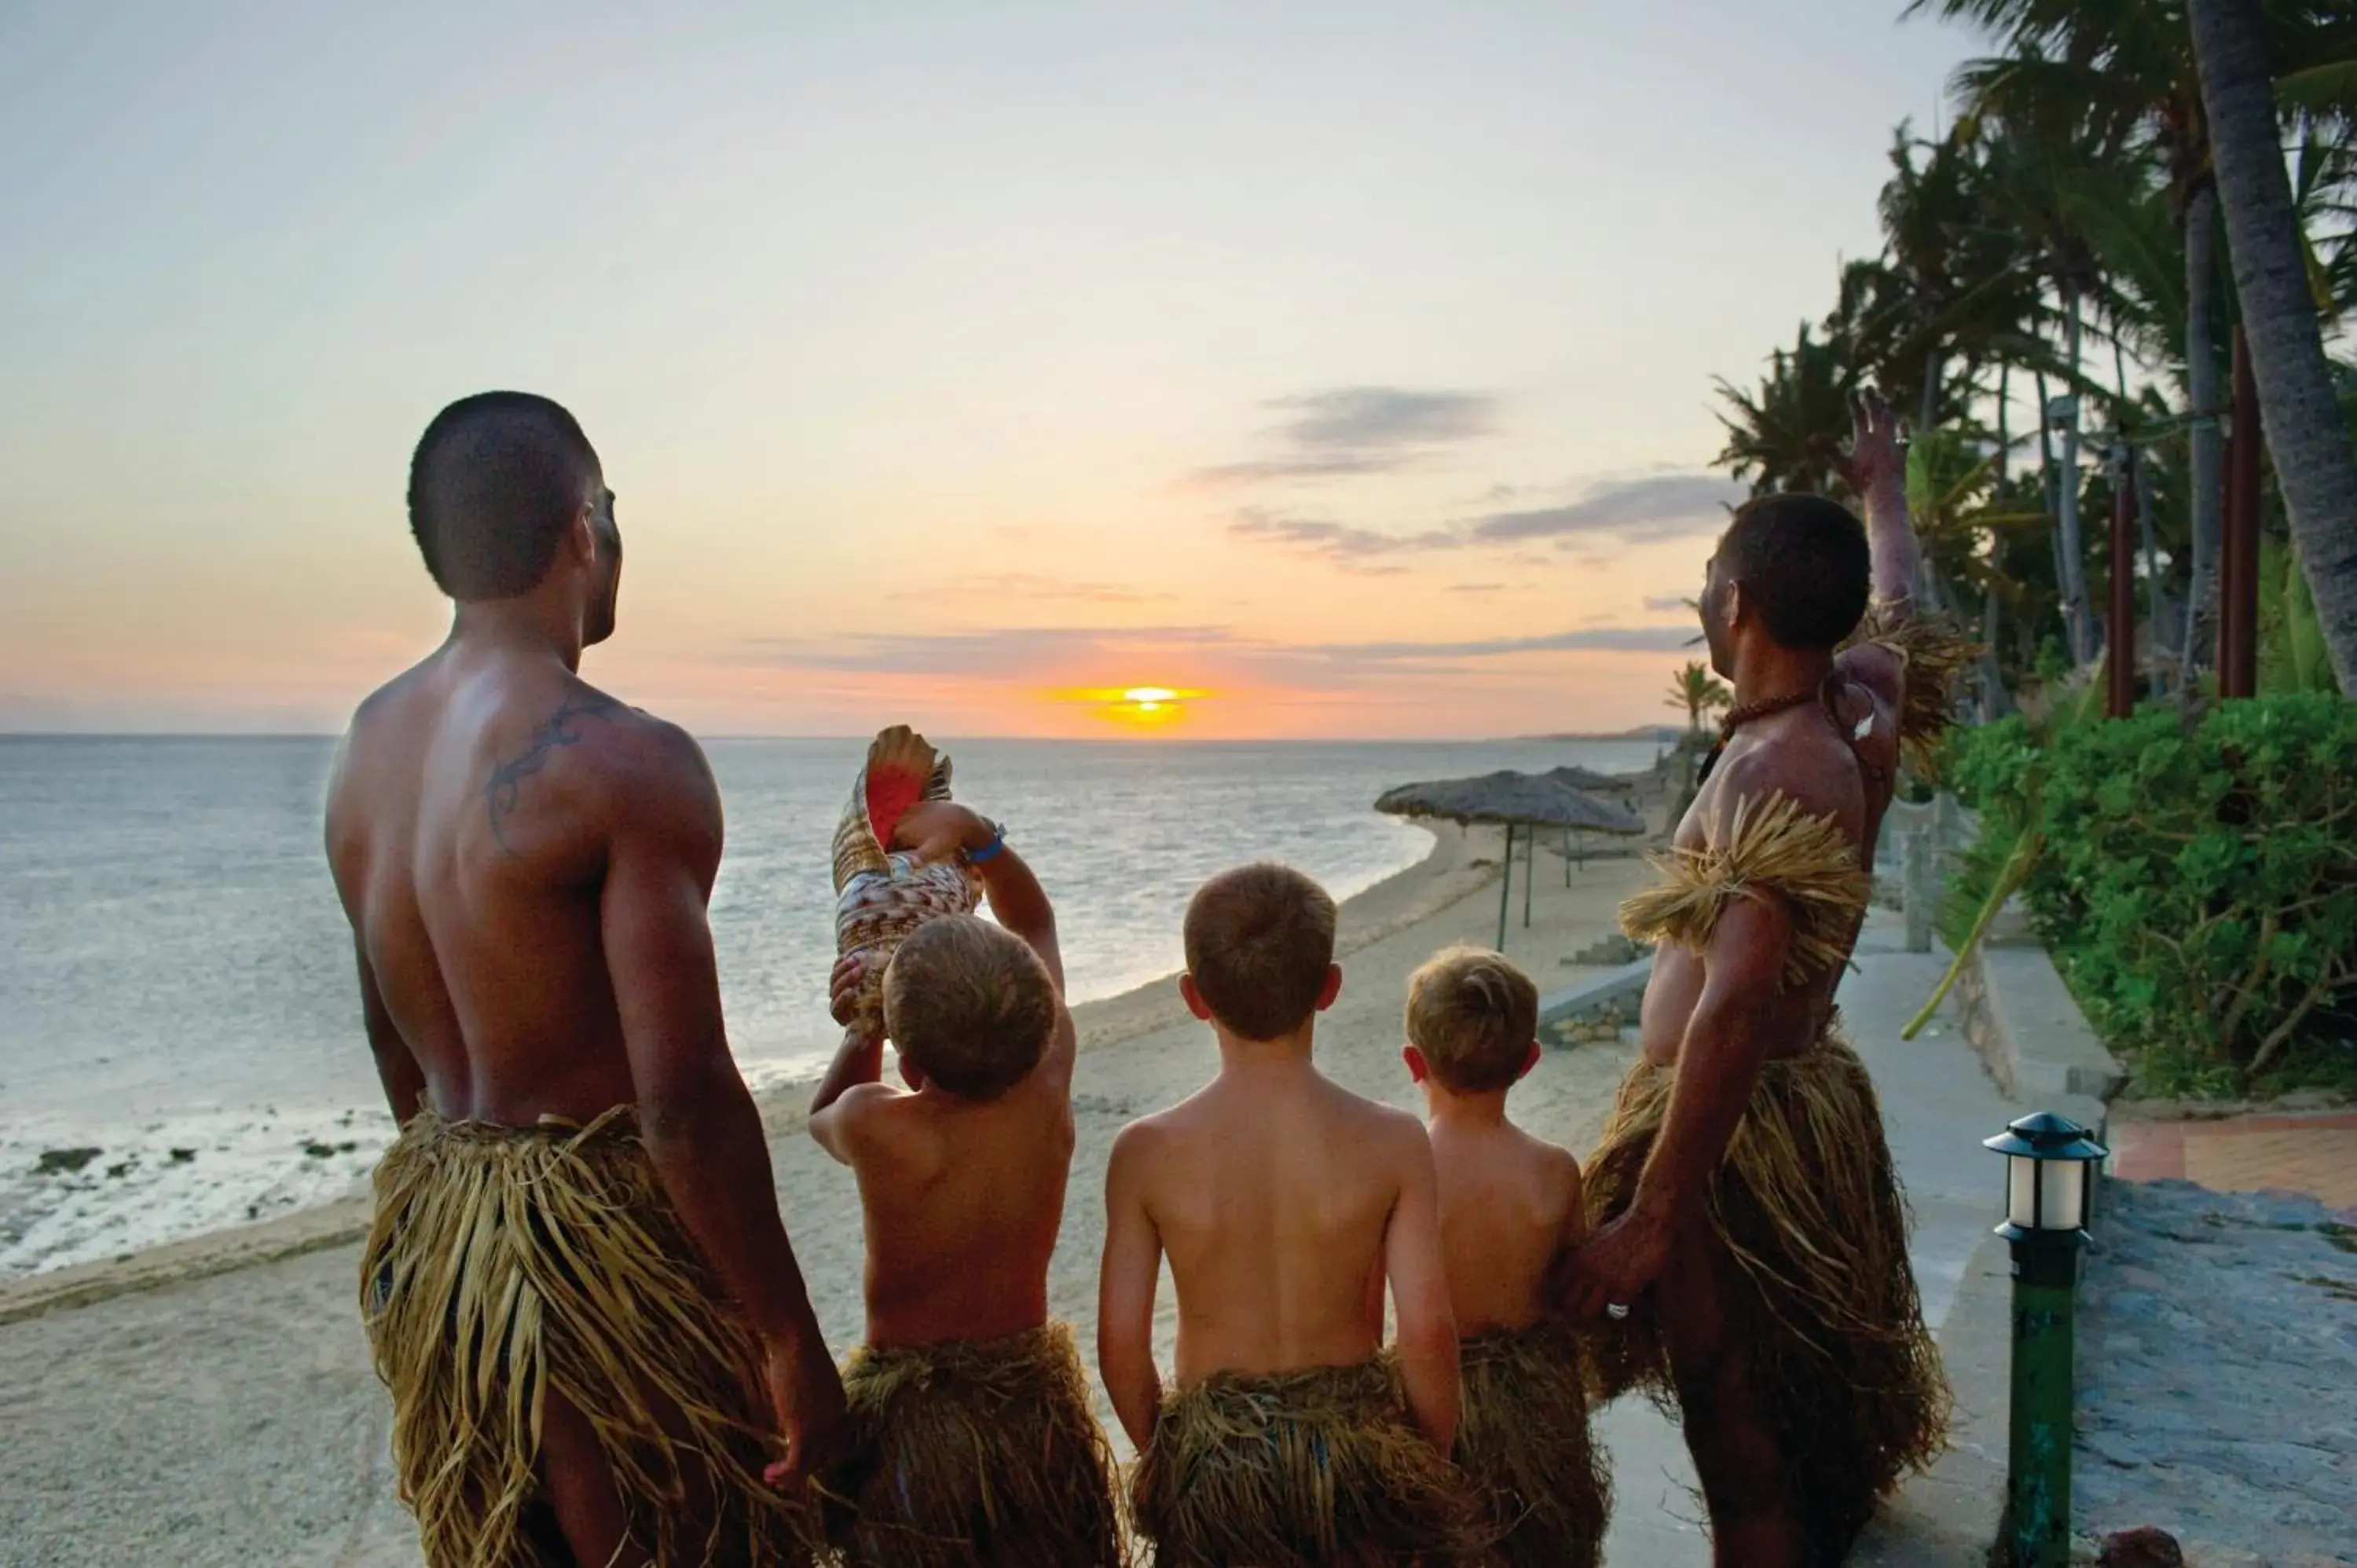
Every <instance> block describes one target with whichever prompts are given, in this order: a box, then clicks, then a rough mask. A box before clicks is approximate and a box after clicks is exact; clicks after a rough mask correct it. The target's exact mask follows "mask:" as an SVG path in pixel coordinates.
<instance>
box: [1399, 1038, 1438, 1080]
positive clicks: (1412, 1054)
mask: <svg viewBox="0 0 2357 1568" xmlns="http://www.w3.org/2000/svg"><path fill="white" fill-rule="evenodd" d="M1400 1060H1402V1061H1404V1062H1405V1063H1407V1075H1408V1077H1410V1078H1411V1079H1415V1081H1416V1082H1418V1083H1422V1082H1423V1081H1424V1080H1425V1079H1427V1078H1430V1077H1431V1076H1432V1069H1431V1068H1429V1067H1427V1066H1426V1065H1425V1060H1424V1053H1423V1052H1422V1051H1420V1050H1417V1049H1416V1048H1415V1047H1414V1046H1402V1047H1400Z"/></svg>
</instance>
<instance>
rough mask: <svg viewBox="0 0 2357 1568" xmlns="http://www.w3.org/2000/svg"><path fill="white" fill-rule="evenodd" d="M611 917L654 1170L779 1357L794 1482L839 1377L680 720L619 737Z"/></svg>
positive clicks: (611, 941) (819, 1441)
mask: <svg viewBox="0 0 2357 1568" xmlns="http://www.w3.org/2000/svg"><path fill="white" fill-rule="evenodd" d="M611 755H612V758H613V761H614V763H615V767H616V776H615V778H614V779H613V781H612V782H613V786H614V788H613V793H612V796H611V799H612V800H613V802H614V805H613V807H612V815H611V818H610V821H611V824H612V825H611V830H610V834H611V836H610V841H609V846H608V855H607V870H606V883H605V890H604V895H603V899H602V904H601V908H600V924H601V929H602V935H603V938H604V942H605V950H606V961H607V965H608V970H609V971H610V972H611V975H612V983H613V988H614V1002H615V1007H616V1010H617V1012H618V1013H619V1016H620V1020H621V1026H622V1042H623V1046H624V1048H625V1049H626V1050H627V1051H628V1053H629V1056H630V1079H631V1083H632V1087H633V1090H634V1092H635V1094H636V1096H637V1100H638V1111H639V1121H640V1128H641V1130H642V1133H643V1135H644V1137H645V1139H646V1145H647V1153H648V1155H650V1157H651V1159H652V1160H653V1162H654V1167H655V1173H656V1176H658V1177H659V1178H660V1179H661V1181H662V1185H663V1190H664V1191H665V1193H667V1194H668V1195H669V1196H670V1198H671V1201H672V1204H673V1207H674V1208H677V1209H678V1211H679V1215H680V1218H681V1219H682V1220H683V1222H684V1223H685V1224H686V1226H687V1229H688V1231H689V1233H690V1234H691V1235H692V1236H694V1239H695V1242H696V1244H697V1246H698V1247H699V1248H700V1249H701V1250H702V1251H703V1252H704V1255H705V1258H706V1259H707V1260H709V1262H711V1263H712V1265H713V1267H714V1269H715V1270H716V1271H717V1272H718V1273H719V1275H720V1278H721V1282H722V1283H723V1284H724V1285H726V1288H727V1290H728V1292H729V1294H730V1295H731V1296H732V1297H733V1298H734V1299H735V1300H736V1301H737V1304H738V1305H739V1306H740V1307H741V1308H742V1309H743V1311H744V1312H745V1314H746V1316H747V1318H748V1320H749V1322H750V1325H751V1326H752V1328H753V1330H754V1332H755V1333H756V1334H757V1335H758V1336H759V1338H760V1340H761V1343H762V1346H763V1348H765V1350H767V1352H768V1355H769V1361H770V1396H771V1400H772V1402H773V1403H774V1404H775V1406H776V1414H777V1418H778V1422H779V1426H780V1431H781V1432H782V1434H783V1435H784V1436H785V1439H786V1444H787V1454H786V1461H785V1465H784V1466H781V1471H782V1472H785V1474H784V1475H783V1476H782V1477H781V1478H784V1479H789V1480H790V1479H791V1478H792V1477H793V1476H795V1475H799V1474H801V1473H803V1472H805V1471H806V1470H807V1469H808V1468H810V1467H811V1466H813V1465H814V1464H816V1463H818V1462H821V1461H822V1460H823V1458H824V1457H825V1456H826V1451H827V1449H828V1448H829V1447H830V1445H831V1444H832V1442H833V1440H834V1435H835V1434H836V1432H837V1431H838V1429H839V1427H840V1423H841V1421H842V1415H843V1385H842V1382H841V1380H839V1378H838V1377H837V1375H836V1373H835V1369H834V1361H833V1359H831V1358H830V1357H829V1356H828V1354H827V1349H826V1343H825V1340H824V1338H823V1336H822V1335H821V1333H820V1331H819V1326H818V1318H817V1316H816V1315H815V1314H814V1313H813V1311H812V1309H811V1304H810V1296H809V1294H808V1292H807V1291H806V1290H805V1289H804V1287H803V1283H802V1271H801V1269H800V1268H799V1267H798V1266H797V1265H796V1263H795V1262H794V1254H793V1249H792V1247H791V1245H790V1244H789V1243H788V1241H787V1240H786V1228H785V1224H784V1221H783V1220H782V1219H780V1218H779V1214H778V1198H777V1189H776V1187H775V1186H774V1184H773V1180H772V1177H771V1175H770V1151H769V1145H768V1144H767V1143H766V1142H765V1141H764V1139H763V1137H762V1133H761V1119H760V1115H759V1112H757V1111H756V1110H755V1109H754V1105H753V1097H752V1095H751V1094H750V1093H749V1092H748V1090H746V1088H745V1080H744V1079H743V1077H742V1076H741V1075H740V1074H739V1073H738V1072H737V1064H736V1062H735V1060H734V1059H733V1058H730V1056H729V1054H728V1041H727V1035H726V1029H725V1027H724V1026H723V1024H722V1021H721V1013H720V983H719V976H718V973H717V972H716V966H715V962H714V959H713V951H712V929H711V926H710V923H709V921H708V919H707V918H706V902H707V900H708V899H709V898H710V897H711V894H712V882H713V878H714V876H715V875H716V873H717V872H718V870H719V865H720V846H721V819H720V796H719V791H718V789H717V788H716V786H715V784H714V783H713V779H712V774H711V771H710V769H709V768H707V767H706V766H705V760H704V757H703V754H702V753H701V752H700V751H699V750H698V749H697V748H696V746H695V744H694V742H693V741H691V740H690V739H688V738H687V736H685V735H683V734H682V733H681V732H679V731H678V730H675V729H673V728H672V727H671V726H669V725H646V726H638V725H633V726H631V727H630V729H628V730H623V731H619V732H617V734H616V735H615V736H614V745H613V747H612V754H611Z"/></svg>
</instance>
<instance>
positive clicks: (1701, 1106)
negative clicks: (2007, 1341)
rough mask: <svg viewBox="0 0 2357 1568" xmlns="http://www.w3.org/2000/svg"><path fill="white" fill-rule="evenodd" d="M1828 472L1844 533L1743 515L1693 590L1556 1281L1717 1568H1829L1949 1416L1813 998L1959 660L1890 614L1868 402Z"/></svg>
mask: <svg viewBox="0 0 2357 1568" xmlns="http://www.w3.org/2000/svg"><path fill="white" fill-rule="evenodd" d="M1844 472H1845V477H1846V478H1847V479H1848V481H1849V484H1850V487H1851V489H1853V490H1855V491H1856V492H1857V494H1858V495H1859V496H1861V497H1862V498H1864V499H1865V502H1866V516H1867V522H1866V526H1864V527H1860V526H1859V523H1858V521H1857V518H1856V517H1854V516H1852V515H1851V514H1850V513H1849V512H1848V511H1847V510H1844V509H1843V508H1842V507H1840V506H1838V505H1836V504H1835V503H1834V502H1832V501H1830V500H1826V499H1823V498H1821V497H1817V496H1808V495H1792V494H1784V495H1768V496H1760V497H1755V498H1754V499H1751V500H1750V501H1749V502H1747V503H1745V505H1744V506H1742V507H1741V508H1739V509H1738V510H1737V512H1736V514H1735V517H1734V519H1733V521H1731V522H1730V523H1729V524H1728V526H1727V532H1726V534H1725V536H1724V537H1723V538H1722V539H1721V540H1720V542H1719V545H1718V549H1717V553H1715V554H1714V555H1713V556H1712V557H1711V559H1710V562H1709V564H1708V566H1707V567H1706V572H1705V575H1704V584H1703V594H1702V599H1701V601H1700V602H1701V608H1702V623H1703V629H1704V631H1705V632H1706V635H1707V638H1708V640H1709V643H1710V653H1711V662H1712V664H1713V666H1714V667H1715V668H1716V669H1717V671H1718V672H1719V673H1720V674H1722V675H1725V676H1727V677H1728V678H1729V679H1730V680H1732V681H1733V682H1734V683H1735V703H1736V705H1735V707H1734V709H1733V711H1732V712H1730V713H1729V714H1727V719H1726V721H1725V723H1724V725H1723V726H1722V739H1721V742H1720V747H1719V749H1717V750H1715V751H1714V752H1713V753H1712V756H1711V760H1710V762H1709V763H1706V765H1705V769H1704V779H1705V782H1704V784H1703V787H1702V789H1701V792H1700V793H1699V794H1698V795H1696V797H1695V801H1694V804H1693V807H1692V808H1691V809H1690V810H1689V811H1687V812H1686V815H1685V819H1684V821H1683V822H1680V823H1679V824H1678V827H1677V836H1676V843H1675V846H1674V849H1673V850H1672V851H1671V852H1670V853H1669V854H1668V855H1666V856H1664V857H1663V859H1662V860H1661V861H1660V862H1658V865H1659V868H1660V870H1661V871H1662V873H1663V880H1662V884H1661V885H1660V886H1655V887H1652V888H1649V889H1647V890H1645V891H1643V892H1641V893H1639V894H1638V895H1636V896H1635V897H1632V898H1631V899H1630V900H1629V902H1628V903H1627V904H1626V905H1624V906H1623V907H1622V909H1621V919H1622V922H1623V924H1624V925H1625V926H1626V927H1627V928H1628V929H1629V931H1630V933H1631V935H1632V936H1636V937H1639V938H1641V939H1643V940H1653V941H1658V942H1659V943H1660V944H1661V946H1660V949H1659V951H1658V954H1657V956H1656V957H1655V959H1654V961H1653V973H1652V981H1651V983H1649V984H1648V986H1647V988H1646V992H1645V1002H1644V1007H1643V1010H1642V1014H1641V1032H1642V1036H1643V1045H1644V1056H1643V1058H1641V1060H1640V1061H1639V1062H1638V1063H1637V1064H1636V1066H1635V1067H1634V1068H1633V1069H1631V1072H1630V1074H1629V1077H1628V1079H1627V1080H1626V1081H1625V1082H1624V1083H1623V1084H1622V1086H1621V1090H1620V1101H1619V1103H1618V1104H1617V1105H1616V1106H1615V1107H1614V1109H1613V1114H1612V1120H1611V1122H1610V1124H1609V1125H1608V1126H1607V1127H1606V1129H1605V1132H1604V1135H1603V1141H1602V1143H1601V1144H1600V1145H1599V1146H1598V1150H1597V1152H1596V1154H1595V1155H1593V1156H1591V1158H1590V1159H1589V1161H1588V1165H1587V1211H1588V1218H1589V1220H1590V1223H1591V1225H1592V1226H1594V1229H1593V1230H1592V1231H1591V1233H1590V1235H1589V1238H1588V1239H1587V1241H1586V1242H1585V1243H1584V1244H1582V1245H1581V1246H1580V1247H1579V1248H1578V1249H1577V1251H1575V1252H1574V1253H1572V1254H1571V1255H1570V1257H1569V1259H1568V1260H1567V1262H1566V1266H1565V1268H1564V1269H1563V1270H1562V1275H1561V1278H1560V1279H1559V1281H1558V1286H1559V1289H1560V1291H1561V1293H1562V1294H1561V1298H1560V1299H1562V1300H1563V1302H1564V1304H1565V1305H1566V1306H1567V1307H1568V1308H1569V1309H1570V1310H1571V1311H1572V1312H1573V1313H1575V1314H1577V1315H1578V1316H1583V1317H1586V1318H1587V1319H1589V1320H1590V1322H1591V1324H1592V1326H1593V1330H1594V1332H1593V1333H1592V1335H1591V1337H1590V1338H1589V1349H1590V1354H1591V1357H1592V1358H1593V1361H1592V1364H1593V1366H1594V1367H1595V1369H1596V1380H1598V1381H1599V1382H1600V1383H1601V1384H1602V1385H1603V1388H1604V1390H1605V1392H1606V1394H1607V1396H1608V1397H1609V1395H1611V1394H1615V1393H1619V1392H1620V1391H1624V1390H1627V1389H1631V1388H1641V1389H1644V1390H1647V1391H1651V1392H1652V1393H1654V1394H1656V1395H1671V1394H1674V1396H1675V1398H1676V1400H1677V1402H1678V1406H1679V1409H1680V1411H1681V1413H1682V1414H1683V1416H1684V1430H1685V1437H1686V1443H1687V1445H1688V1446H1689V1447H1690V1448H1691V1449H1692V1450H1693V1452H1694V1460H1695V1474H1696V1475H1697V1477H1699V1478H1700V1480H1701V1482H1702V1488H1703V1496H1704V1499H1705V1501H1706V1503H1707V1505H1708V1507H1709V1509H1710V1520H1711V1534H1712V1538H1713V1544H1714V1549H1715V1552H1716V1554H1717V1562H1718V1563H1721V1564H1726V1565H1728V1568H1735V1565H1738V1564H1739V1565H1741V1568H1789V1565H1792V1564H1832V1563H1839V1562H1840V1561H1841V1560H1842V1559H1843V1557H1844V1556H1846V1554H1847V1552H1848V1551H1849V1547H1850V1544H1851V1542H1852V1541H1853V1540H1854V1539H1855V1538H1856V1536H1857V1532H1858V1530H1859V1529H1860V1527H1861V1526H1863V1525H1864V1524H1865V1522H1866V1520H1867V1518H1868V1517H1869V1515H1870V1514H1871V1513H1872V1511H1873V1509H1874V1507H1875V1504H1876V1501H1877V1499H1878V1498H1880V1497H1881V1496H1883V1495H1884V1494H1885V1493H1887V1492H1888V1491H1889V1488H1890V1487H1892V1486H1893V1485H1895V1484H1896V1482H1897V1481H1898V1479H1899V1477H1900V1476H1901V1475H1902V1474H1903V1473H1904V1472H1905V1471H1906V1470H1908V1469H1909V1468H1910V1467H1914V1466H1921V1465H1922V1464H1925V1463H1927V1462H1928V1461H1929V1460H1930V1459H1931V1458H1932V1456H1933V1455H1936V1454H1937V1453H1938V1452H1939V1450H1940V1448H1941V1446H1942V1444H1943V1441H1944V1426H1945V1423H1946V1416H1947V1409H1948V1391H1947V1385H1946V1381H1945V1380H1944V1378H1943V1376H1942V1373H1941V1369H1940V1364H1939V1356H1938V1352H1937V1351H1936V1350H1935V1349H1934V1348H1933V1347H1932V1340H1931V1336H1930V1335H1929V1334H1928V1333H1927V1332H1926V1331H1925V1328H1924V1325H1923V1319H1922V1313H1921V1308H1920V1306H1919V1305H1918V1300H1917V1295H1916V1290H1915V1279H1914V1274H1913V1273H1912V1271H1911V1270H1910V1267H1909V1263H1908V1255H1907V1215H1906V1208H1905V1203H1904V1200H1903V1198H1902V1197H1901V1196H1900V1189H1899V1183H1898V1179H1897V1173H1896V1172H1895V1171H1894V1170H1893V1168H1892V1165H1891V1160H1890V1152H1889V1147H1888V1145H1887V1144H1886V1143H1885V1141H1884V1137H1883V1129H1882V1115H1881V1111H1880V1108H1879V1106H1878V1103H1877V1101H1876V1098H1875V1092H1874V1084H1873V1081H1872V1079H1869V1078H1868V1077H1867V1072H1866V1069H1865V1068H1864V1066H1863V1065H1861V1063H1860V1062H1859V1060H1858V1058H1857V1053H1856V1052H1855V1051H1853V1050H1852V1049H1851V1048H1850V1047H1849V1045H1848V1044H1847V1043H1846V1041H1845V1040H1844V1039H1843V1038H1842V1036H1841V1032H1840V1022H1839V1015H1838V1013H1837V1012H1836V1011H1835V1007H1834V1004H1833V1003H1834V990H1835V986H1836V984H1838V983H1839V982H1840V979H1841V975H1842V971H1843V968H1844V966H1845V965H1846V962H1847V961H1848V959H1849V955H1850V950H1851V949H1852V947H1853V946H1855V944H1856V943H1857V933H1858V928H1859V926H1860V924H1861V923H1862V922H1863V920H1864V919H1865V916H1866V907H1867V894H1868V893H1869V891H1870V890H1871V887H1872V879H1871V873H1872V869H1873V854H1874V842H1875V834H1876V831H1877V829H1878V827H1879V826H1880V824H1881V821H1882V816H1883V813H1884V811H1886V810H1888V809H1889V804H1890V799H1891V790H1892V787H1893V784H1894V780H1895V775H1896V771H1897V768H1898V764H1899V760H1900V747H1901V746H1902V744H1921V743H1923V742H1924V741H1926V740H1927V739H1928V738H1930V737H1931V736H1932V735H1934V734H1935V733H1936V732H1937V730H1938V729H1939V728H1940V727H1941V726H1942V725H1943V724H1944V723H1946V721H1947V719H1948V717H1949V714H1948V711H1947V687H1948V683H1949V681H1950V679H1951V678H1952V677H1953V674H1954V673H1955V671H1957V669H1958V668H1959V667H1960V666H1961V665H1962V664H1963V662H1964V660H1965V659H1966V658H1967V657H1968V656H1969V654H1970V652H1971V650H1970V649H1969V648H1968V647H1967V646H1966V645H1965V644H1964V641H1963V639H1961V638H1960V637H1958V636H1957V635H1955V633H1954V632H1953V630H1951V629H1949V628H1946V627H1945V626H1944V625H1943V623H1941V622H1939V621H1936V620H1933V619H1930V618H1924V617H1920V616H1918V615H1916V614H1915V613H1914V606H1913V595H1914V587H1915V575H1916V564H1917V557H1916V543H1915V538H1914V534H1913V532H1912V529H1911V527H1910V523H1909V521H1908V517H1907V500H1906V491H1905V488H1904V484H1903V476H1904V472H1905V467H1904V462H1903V459H1902V457H1901V456H1900V447H1899V440H1898V428H1897V422H1896V421H1895V420H1894V419H1893V418H1892V416H1891V413H1890V411H1889V409H1888V408H1887V407H1885V406H1884V405H1883V404H1882V403H1881V401H1880V399H1878V398H1875V397H1872V396H1869V397H1868V398H1867V400H1866V401H1865V403H1863V404H1862V405H1861V406H1860V408H1859V410H1858V412H1857V430H1856V438H1855V442H1854V445H1853V449H1852V452H1851V454H1850V456H1849V457H1848V459H1847V460H1846V463H1845V465H1844ZM1869 583H1870V585H1871V599H1870V600H1869Z"/></svg>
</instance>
